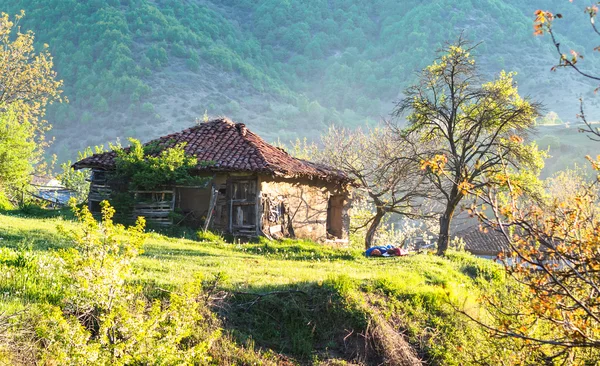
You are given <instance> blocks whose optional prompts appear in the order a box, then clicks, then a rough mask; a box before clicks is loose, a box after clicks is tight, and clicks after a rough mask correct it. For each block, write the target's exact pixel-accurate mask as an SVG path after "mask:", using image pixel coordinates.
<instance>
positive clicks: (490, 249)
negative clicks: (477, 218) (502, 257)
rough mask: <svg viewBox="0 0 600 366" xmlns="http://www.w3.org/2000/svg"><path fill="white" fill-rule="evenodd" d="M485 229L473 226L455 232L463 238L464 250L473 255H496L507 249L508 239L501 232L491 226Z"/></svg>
mask: <svg viewBox="0 0 600 366" xmlns="http://www.w3.org/2000/svg"><path fill="white" fill-rule="evenodd" d="M487 230H488V231H487V232H483V231H481V230H480V229H479V228H478V227H474V228H471V229H467V230H464V231H462V232H460V233H457V234H456V236H458V237H460V238H463V240H464V241H465V250H466V251H468V252H471V253H473V254H475V255H491V256H497V255H498V254H500V252H503V251H507V250H509V245H508V240H506V238H505V237H504V235H503V234H502V233H501V232H499V231H495V230H494V229H492V228H488V229H487Z"/></svg>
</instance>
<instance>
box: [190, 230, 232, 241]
mask: <svg viewBox="0 0 600 366" xmlns="http://www.w3.org/2000/svg"><path fill="white" fill-rule="evenodd" d="M197 237H198V241H200V242H209V243H224V242H225V238H223V236H222V235H221V234H217V233H214V232H212V231H209V230H200V231H198V233H197Z"/></svg>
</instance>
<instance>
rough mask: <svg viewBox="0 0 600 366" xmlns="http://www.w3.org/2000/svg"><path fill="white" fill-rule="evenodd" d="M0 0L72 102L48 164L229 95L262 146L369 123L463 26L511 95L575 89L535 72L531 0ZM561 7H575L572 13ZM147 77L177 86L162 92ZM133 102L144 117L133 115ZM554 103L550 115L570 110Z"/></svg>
mask: <svg viewBox="0 0 600 366" xmlns="http://www.w3.org/2000/svg"><path fill="white" fill-rule="evenodd" d="M562 1H563V0H549V1H546V3H548V6H550V4H552V5H554V4H560V3H561V2H562ZM0 3H1V4H2V7H3V11H7V12H9V13H10V14H14V13H17V12H19V11H20V10H21V9H25V11H26V12H27V17H25V18H23V19H22V20H21V22H20V24H21V27H22V29H24V30H29V29H30V30H33V31H34V32H36V36H37V38H36V40H37V42H39V43H40V44H43V43H47V44H49V45H50V46H51V47H52V48H51V49H52V54H53V55H54V56H55V58H54V62H55V64H56V69H57V71H58V73H59V75H60V77H61V78H63V79H64V80H65V86H64V88H65V93H66V95H68V96H69V99H70V101H71V103H69V104H68V105H54V106H51V107H49V109H48V113H49V114H48V119H49V120H50V121H51V122H52V123H53V125H54V130H53V134H54V135H55V136H56V141H57V142H58V143H56V144H54V145H53V146H54V147H53V148H52V152H53V153H56V154H57V155H58V156H59V161H60V162H62V161H65V160H67V158H70V159H74V158H75V152H76V151H78V150H82V149H83V148H84V147H85V146H88V145H95V144H98V143H101V142H104V141H107V140H114V138H116V137H117V136H132V137H136V138H140V139H143V136H147V135H148V134H152V135H162V134H164V133H167V132H172V131H173V129H178V128H180V127H184V126H185V125H186V124H187V125H189V124H190V123H193V119H194V116H198V115H201V114H202V112H203V111H204V110H205V109H208V110H209V111H211V113H213V114H215V115H219V114H223V113H228V114H229V113H232V112H229V111H227V110H226V108H225V106H227V105H228V104H229V102H230V101H232V100H233V101H237V102H238V103H240V106H241V109H240V112H238V113H236V115H232V116H231V117H232V118H234V119H239V120H243V121H245V122H246V123H247V124H248V125H251V124H254V125H255V126H256V127H255V128H256V129H257V130H258V132H260V134H261V136H263V137H266V138H267V139H269V140H272V141H275V140H277V138H278V137H279V138H281V139H282V140H283V141H288V140H290V139H295V138H296V137H297V136H298V135H301V136H303V135H306V134H307V133H306V131H314V132H310V135H311V136H309V137H313V138H317V137H318V135H319V133H320V131H323V130H326V128H327V126H328V125H329V124H330V123H334V122H335V123H344V125H345V127H348V128H354V127H356V126H358V125H359V124H364V123H372V122H375V121H377V120H378V119H379V118H380V116H382V115H388V114H389V108H390V107H389V106H390V105H391V104H390V103H391V101H393V100H394V99H395V98H397V95H398V92H399V90H401V89H403V88H404V87H405V86H407V85H409V84H410V83H411V82H412V81H413V80H414V74H413V71H414V70H420V69H422V68H423V67H425V66H426V64H427V60H431V59H432V58H433V57H434V54H435V50H436V49H438V48H440V47H442V45H443V44H444V41H445V40H446V39H448V38H449V37H455V36H457V35H458V34H459V33H460V31H461V30H463V29H468V36H469V37H470V38H472V39H476V40H483V39H485V40H486V42H485V43H484V44H483V45H482V47H481V57H482V59H481V61H482V62H481V64H482V67H483V68H484V70H483V71H484V72H486V73H488V75H490V74H492V73H495V72H496V70H499V69H501V68H506V69H510V70H515V71H518V72H519V83H520V86H521V88H522V90H524V91H526V92H527V93H530V94H533V95H540V94H542V95H543V97H544V98H545V99H546V101H547V103H548V104H549V105H550V103H556V102H555V101H556V99H558V98H560V97H557V95H556V94H557V91H556V90H560V91H561V93H562V94H561V95H563V96H564V94H565V93H568V95H574V94H577V93H578V91H577V90H578V89H577V88H578V86H579V84H576V83H574V82H571V81H565V80H559V81H558V82H557V81H556V80H555V79H556V78H553V77H552V75H549V76H548V75H547V74H544V76H543V77H539V75H540V69H539V65H540V63H541V62H543V61H541V60H543V59H544V58H545V57H549V56H551V55H552V53H551V52H552V50H549V49H548V47H546V45H545V44H544V42H541V41H540V40H537V39H532V37H530V35H531V19H530V17H531V13H532V12H533V10H534V9H535V4H532V3H531V2H522V1H516V0H508V1H499V0H484V1H470V2H464V1H457V0H443V1H439V2H422V1H415V0H409V1H404V2H403V3H402V4H398V2H394V1H389V0H378V1H375V2H364V1H358V0H344V1H335V2H333V3H329V2H326V1H322V0H310V1H297V0H295V1H289V2H286V3H285V4H281V2H277V1H271V0H260V1H232V0H227V1H224V2H223V1H214V0H213V1H208V2H183V3H182V2H180V1H173V0H160V1H148V0H126V1H114V0H95V1H93V2H77V1H73V0H66V1H65V0H11V1H7V0H5V1H1V2H0ZM564 14H565V15H568V14H573V16H576V15H580V14H576V10H573V11H572V12H571V13H569V12H568V11H567V13H564ZM465 19H467V20H468V21H467V22H465ZM582 28H583V27H580V26H579V25H578V24H573V25H569V30H570V33H571V34H570V36H569V37H568V38H567V39H564V40H562V42H563V44H564V45H565V46H566V45H569V46H571V47H579V46H581V47H583V46H586V45H587V44H588V39H587V37H583V36H582V34H584V32H582V31H581V30H582ZM507 35H510V37H509V36H507ZM424 45H427V46H424ZM165 54H166V55H165ZM515 54H519V55H520V56H521V57H513V55H515ZM165 56H166V57H165ZM590 57H592V56H591V55H590ZM186 65H189V66H186ZM190 66H191V67H190ZM188 68H190V69H192V70H188ZM215 69H216V70H215ZM217 71H223V72H222V73H219V72H217ZM160 79H165V80H169V81H172V82H175V81H177V85H179V86H181V87H178V88H171V89H169V91H168V94H169V96H166V95H165V94H164V93H167V89H164V88H163V87H161V86H160V83H159V82H158V80H160ZM197 80H203V81H205V83H204V84H200V85H199V84H198V83H197ZM217 83H219V84H220V85H221V87H220V90H221V91H220V92H219V93H214V92H212V91H211V85H216V84H217ZM316 85H318V87H315V86H316ZM240 86H243V87H240ZM192 89H193V90H192ZM242 90H244V92H242ZM540 90H543V92H541V91H540ZM193 91H198V92H197V93H193V94H190V93H191V92H193ZM246 91H247V92H246ZM173 93H175V95H174V94H173ZM172 97H174V99H173V100H172V99H171V98H172ZM186 98H192V99H193V101H194V102H193V103H189V102H188V101H185V99H186ZM174 100H177V102H174ZM103 101H106V104H104V102H103ZM144 103H150V104H151V105H153V109H154V111H155V112H154V113H152V114H151V115H147V114H146V113H144V112H143V111H142V106H143V105H144ZM106 105H107V106H108V108H106ZM556 105H557V108H555V109H556V112H558V113H559V114H560V115H561V116H563V118H564V116H565V115H567V113H568V114H569V115H572V114H573V113H572V112H571V111H570V110H569V111H565V107H564V105H561V104H560V103H556ZM157 115H158V117H157ZM259 116H260V118H259ZM92 121H93V122H92ZM122 121H127V123H122ZM82 126H83V128H85V131H86V132H87V133H86V135H85V136H83V137H82V136H81V134H80V131H81V130H80V128H81V127H82Z"/></svg>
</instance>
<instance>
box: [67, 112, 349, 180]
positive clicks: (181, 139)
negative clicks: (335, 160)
mask: <svg viewBox="0 0 600 366" xmlns="http://www.w3.org/2000/svg"><path fill="white" fill-rule="evenodd" d="M151 143H158V144H159V146H161V147H163V148H169V147H174V146H176V145H177V144H180V143H185V144H186V145H185V148H184V149H185V151H186V153H187V154H188V155H193V156H195V157H197V158H198V162H199V164H198V166H197V169H198V170H199V171H210V172H215V171H224V172H226V171H239V172H242V171H243V172H260V173H265V174H272V175H280V176H288V177H308V178H311V179H321V180H326V181H336V182H344V183H347V182H350V179H349V178H348V177H347V176H346V175H345V174H344V173H343V172H341V171H339V170H337V169H334V168H331V167H328V166H325V165H321V164H317V163H312V162H309V161H306V160H301V159H297V158H294V157H292V156H291V155H289V154H288V153H287V152H285V151H284V150H283V149H280V148H277V147H275V146H273V145H270V144H268V143H266V142H265V141H264V140H263V139H262V138H260V137H259V136H258V135H256V134H254V133H253V132H251V131H250V130H248V128H247V127H246V126H245V125H244V124H243V123H234V122H232V121H231V120H229V119H227V118H219V119H215V120H212V121H209V122H206V123H202V124H199V125H196V126H194V127H191V128H188V129H185V130H183V131H181V132H177V133H173V134H170V135H167V136H163V137H159V138H158V139H156V140H152V141H150V142H148V143H146V145H148V144H151ZM115 156H116V154H115V152H114V151H110V152H105V153H102V154H94V155H92V156H89V157H87V158H85V159H82V160H80V161H78V162H76V163H75V164H73V168H75V169H83V168H95V169H107V170H110V169H113V168H114V166H115V161H114V160H115ZM201 162H211V164H209V165H208V166H206V165H204V164H200V163H201Z"/></svg>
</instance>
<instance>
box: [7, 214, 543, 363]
mask: <svg viewBox="0 0 600 366" xmlns="http://www.w3.org/2000/svg"><path fill="white" fill-rule="evenodd" d="M0 222H2V226H1V227H0V237H2V238H4V239H3V241H2V243H3V245H5V246H7V247H8V248H7V249H5V250H6V255H5V258H6V259H7V261H6V262H10V263H30V264H29V265H28V266H29V267H28V266H25V267H14V266H12V267H8V266H9V265H8V264H3V263H0V288H3V289H10V290H8V292H9V295H7V296H8V297H6V296H5V297H3V298H2V299H1V300H0V309H7V308H8V309H10V310H8V314H12V313H13V312H14V311H18V310H19V309H21V308H20V307H17V309H15V308H14V304H15V302H16V303H19V302H20V301H23V299H28V302H33V303H34V304H40V303H44V304H46V303H50V304H51V305H52V306H59V307H60V306H62V305H61V304H64V303H65V300H66V299H65V298H64V292H63V289H64V288H66V287H63V285H62V284H63V282H62V281H61V280H60V279H61V278H62V275H61V276H58V275H57V274H61V273H64V271H63V270H62V269H61V268H62V267H61V266H62V264H61V263H62V260H58V257H55V256H54V255H53V254H52V253H53V252H54V251H56V250H57V249H60V248H63V249H67V248H68V246H70V245H71V243H72V241H71V240H68V241H67V240H65V239H66V238H65V237H64V236H63V235H62V234H59V233H58V232H57V231H56V228H55V227H56V225H57V224H61V225H62V226H63V227H64V228H65V230H66V231H73V230H75V231H80V230H82V226H81V224H79V223H76V222H71V221H68V220H65V219H62V218H53V219H48V218H43V219H40V218H31V217H25V216H24V215H23V214H17V213H14V214H13V213H11V214H10V215H5V214H0ZM123 240H125V241H126V240H127V238H126V237H123ZM22 241H26V243H28V244H27V245H25V246H20V245H21V244H20V243H21V242H22ZM361 252H362V251H361V250H348V249H339V248H335V247H332V246H323V245H321V244H317V243H312V242H309V241H294V240H286V241H283V242H281V243H279V242H268V241H266V240H264V241H262V242H258V243H240V244H233V245H232V244H225V243H222V242H214V243H211V242H202V243H199V242H196V241H193V240H188V239H184V238H182V237H181V236H164V235H159V234H156V233H150V234H146V244H145V245H144V253H143V255H141V256H138V257H136V258H135V259H133V262H132V265H133V268H134V271H133V272H131V275H132V277H130V279H129V280H128V281H126V283H125V285H126V288H127V289H128V293H129V291H130V290H131V291H133V292H134V293H136V294H137V295H135V296H133V295H127V298H126V299H125V300H124V301H127V304H128V306H129V307H128V308H127V309H128V312H129V313H130V314H131V316H132V317H134V318H135V319H137V320H139V321H137V320H136V323H135V324H134V325H132V326H131V327H127V328H126V329H124V331H127V332H131V333H127V334H128V335H132V334H133V337H134V338H135V337H138V334H139V333H137V330H136V329H139V331H140V332H141V331H142V328H143V327H144V326H146V325H149V323H148V322H145V320H144V319H156V318H151V317H150V315H149V314H147V312H148V311H150V309H151V308H152V304H153V302H154V301H156V300H160V301H161V303H162V304H163V305H162V306H163V307H162V309H164V310H165V311H166V309H167V306H168V304H169V298H170V296H171V293H174V294H185V293H186V292H185V291H186V288H187V287H189V286H191V287H194V286H196V285H191V284H192V283H194V282H195V281H198V278H197V274H198V273H202V278H203V279H204V281H202V282H203V289H202V292H201V293H199V294H198V293H196V294H195V295H194V296H193V298H194V299H196V301H198V303H199V306H200V307H204V306H205V305H203V304H206V301H208V302H213V303H214V305H215V309H218V311H219V314H220V316H221V317H225V319H226V323H219V322H217V323H216V324H215V323H213V321H215V320H214V318H213V316H212V315H211V313H205V312H204V310H200V312H201V313H202V314H204V315H203V316H204V318H203V319H204V320H203V325H202V326H200V328H197V329H196V333H195V334H198V337H204V338H203V339H210V337H211V334H213V333H212V332H213V331H215V329H216V328H215V326H216V327H217V328H218V327H221V326H226V328H225V329H222V331H221V337H219V338H218V339H216V340H215V341H214V342H213V343H212V344H211V346H210V348H209V349H208V352H209V354H210V356H211V357H212V360H213V361H212V362H213V363H216V364H234V363H235V364H253V363H255V364H256V363H260V362H264V363H267V364H268V363H269V362H270V360H273V358H272V357H267V355H266V354H265V353H261V354H257V353H256V352H254V351H252V348H253V347H254V346H253V345H254V344H255V345H256V346H257V347H261V348H262V349H264V350H270V351H267V352H269V353H273V352H279V351H285V352H290V353H287V354H286V356H284V357H282V358H281V359H275V360H273V361H272V363H273V364H281V363H284V362H299V363H300V362H310V360H311V359H312V360H313V361H314V360H317V359H318V361H322V362H328V361H330V362H332V363H333V362H334V360H332V359H335V358H337V359H338V362H340V363H341V362H342V361H341V360H339V358H340V357H341V358H343V359H345V360H346V361H347V362H350V363H359V362H363V363H364V360H365V358H362V359H361V358H360V357H363V356H364V355H365V354H364V353H363V352H364V351H365V349H367V350H368V352H369V353H367V356H368V357H374V358H377V357H381V358H379V359H375V360H373V363H385V359H383V357H388V355H389V352H390V351H393V350H396V353H398V354H399V353H400V350H399V349H397V348H396V345H397V344H396V343H395V341H394V339H396V340H397V338H394V337H391V336H392V335H393V334H396V335H398V334H399V333H402V334H404V335H405V336H406V339H407V340H408V341H409V344H410V347H411V348H413V349H415V350H416V351H417V352H418V355H419V356H420V357H421V358H422V359H425V360H427V361H428V362H430V363H432V364H444V365H446V364H447V365H459V364H481V363H482V362H479V361H481V360H486V359H487V360H488V361H489V362H488V363H490V364H497V363H501V362H505V363H509V361H510V360H512V361H514V362H513V363H515V364H517V363H518V361H519V360H529V359H532V360H534V361H532V362H534V363H535V360H536V357H537V354H536V353H535V352H529V351H526V350H525V349H524V348H522V346H523V345H522V344H520V343H519V342H513V341H511V340H509V339H506V340H499V341H496V340H493V342H486V340H487V338H486V336H485V334H484V333H483V332H482V330H481V329H479V328H478V327H477V326H475V324H470V323H469V322H465V321H464V319H463V318H462V317H461V315H460V314H459V313H457V312H456V310H455V309H454V307H453V306H452V304H457V305H456V306H460V307H461V308H465V309H466V310H467V311H468V312H469V313H470V314H474V315H475V314H478V313H479V312H480V311H482V312H485V309H481V308H480V307H479V306H478V305H477V304H476V302H475V300H476V298H477V297H478V296H479V295H480V294H481V293H482V292H484V291H487V292H492V291H493V290H494V289H499V288H504V287H505V286H506V284H505V283H504V275H503V273H504V272H503V270H502V268H501V267H500V266H498V265H497V264H495V263H493V262H491V261H487V260H483V259H480V258H475V257H473V256H471V255H469V254H468V253H464V252H462V253H457V252H453V251H449V252H448V255H447V257H446V258H441V257H437V256H433V255H428V254H415V255H411V256H408V257H402V258H388V259H369V258H365V257H364V256H363V255H362V254H361ZM18 258H26V259H25V260H18ZM0 262H1V261H0ZM31 265H33V266H32V267H31ZM27 268H31V270H29V269H27ZM7 269H10V270H7ZM65 275H66V274H65ZM217 278H219V279H223V278H227V279H228V280H227V281H223V280H217ZM213 279H214V280H213ZM69 287H70V286H69ZM194 288H197V287H194ZM138 291H140V292H138ZM195 291H196V290H194V292H195ZM278 291H280V292H281V293H279V294H278V293H276V292H278ZM294 291H302V292H305V293H306V294H307V295H304V294H302V293H300V292H294ZM267 293H273V294H270V295H266V296H262V297H261V296H258V295H265V294H267ZM140 294H143V296H142V299H146V301H147V302H146V304H147V306H146V308H145V309H146V310H144V312H143V313H140V312H138V310H136V307H135V306H136V305H135V304H136V302H135V301H136V300H137V299H140V297H139V296H141V295H140ZM225 295H227V297H226V298H225V299H226V301H225V302H224V303H223V302H221V301H223V300H219V299H222V298H223V296H225ZM132 296H133V297H132ZM448 300H451V301H448ZM522 305H523V304H522ZM525 306H526V304H525ZM35 308H36V309H37V305H36V306H35ZM186 309H189V308H186ZM204 309H205V308H204ZM31 311H32V312H31V313H30V312H27V314H32V315H31V317H29V316H27V317H25V319H24V320H25V323H29V324H37V323H39V322H40V321H44V324H47V325H45V326H44V328H43V329H46V330H45V331H44V335H47V338H45V339H47V340H48V343H47V344H52V345H53V347H54V348H53V349H54V350H56V351H58V350H61V349H62V350H63V354H75V353H77V354H81V353H83V354H86V351H87V350H88V348H85V347H84V344H86V342H83V341H79V340H78V339H80V338H81V336H80V335H79V334H82V335H83V336H85V337H90V338H89V340H88V341H87V344H89V345H97V344H98V342H99V341H97V338H94V337H93V336H89V333H86V332H88V331H87V330H85V329H80V328H76V327H75V325H77V327H81V326H80V325H78V324H80V323H79V322H78V321H77V320H75V319H74V318H70V317H68V316H65V315H60V317H58V318H56V317H55V316H54V315H51V314H54V313H49V312H48V311H45V312H44V313H42V312H41V311H38V310H35V309H32V310H31ZM182 311H183V310H182ZM34 313H35V314H39V315H34ZM42 314H43V315H42ZM56 314H62V312H61V309H58V311H57V312H56ZM144 314H146V315H144ZM186 316H187V315H186ZM62 319H67V322H65V321H64V320H62ZM119 319H121V320H122V323H121V324H128V325H131V324H133V323H130V321H129V320H127V319H128V318H120V317H119ZM107 321H108V320H107ZM207 323H208V324H207ZM365 323H366V325H368V327H367V326H366V325H365ZM18 324H20V325H19V327H21V328H19V329H24V330H27V329H28V328H22V326H23V323H20V322H18ZM65 324H66V325H68V324H71V325H69V326H68V327H67V326H66V325H65ZM170 324H171V323H169V322H159V323H158V324H155V325H157V326H160V327H167V326H169V325H170ZM173 326H176V324H174V325H173ZM184 326H186V327H187V326H188V325H187V324H186V325H184ZM381 326H383V327H384V328H386V329H388V330H390V329H391V330H393V331H392V332H386V333H385V334H387V335H386V336H383V337H382V336H381V334H380V333H377V332H373V330H374V329H376V328H377V329H379V327H381ZM57 328H60V329H57ZM134 328H135V329H134ZM48 329H50V330H48ZM61 329H62V330H61ZM77 329H80V330H77ZM98 329H99V328H98ZM144 329H150V330H152V329H155V328H152V327H150V328H147V327H146V328H144ZM163 329H164V328H163ZM13 330H14V331H16V330H17V329H15V328H13ZM165 332H166V333H163V334H167V333H168V331H165ZM228 333H231V334H232V335H233V339H235V342H234V341H233V340H232V338H231V337H229V336H228V335H227V334H228ZM11 334H16V333H14V332H11ZM91 334H95V333H93V332H92V333H91ZM168 334H171V333H168ZM346 337H347V338H346ZM365 337H366V338H365ZM67 339H74V341H73V342H71V343H66V340H67ZM170 339H173V338H170ZM344 339H345V341H344ZM365 339H368V340H369V344H367V345H365V343H364V341H365ZM148 341H149V342H150V344H151V345H153V346H156V347H157V348H156V352H158V351H159V349H170V348H168V347H166V346H165V347H163V344H162V343H156V342H158V341H155V340H154V339H153V338H149V340H148ZM361 342H363V343H361ZM36 344H39V343H36ZM122 344H124V345H127V347H126V348H127V350H128V351H130V352H131V353H132V354H137V353H136V352H137V351H136V348H132V347H129V346H130V345H131V343H130V342H125V343H122ZM241 344H243V345H244V346H240V345H241ZM365 346H367V347H366V348H365ZM94 347H99V346H94ZM139 347H143V345H142V344H139ZM108 349H110V348H108V347H107V348H104V346H102V347H100V348H99V351H97V352H99V353H100V354H105V355H106V354H107V353H108V351H106V350H108ZM138 349H139V350H143V349H144V348H138ZM79 350H81V352H79ZM89 350H90V352H91V351H93V350H94V349H91V348H90V349H89ZM71 351H72V353H69V352H71ZM76 351H77V352H76ZM94 352H95V351H94ZM148 352H149V353H150V354H153V352H154V351H153V350H150V351H148ZM346 352H347V353H346ZM354 352H356V353H354ZM353 353H354V355H360V356H359V357H358V358H354V356H353ZM392 353H393V352H392ZM154 354H155V355H156V353H154ZM307 354H308V356H306V355H307ZM492 356H493V357H492ZM486 357H489V358H486ZM361 360H363V361H361ZM494 360H496V361H498V362H494ZM538 360H539V359H538ZM315 362H316V361H315ZM79 363H81V362H79ZM84 363H85V362H84Z"/></svg>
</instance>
